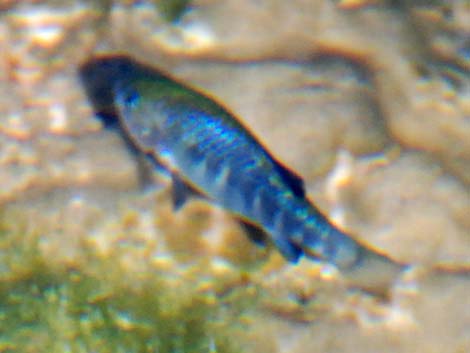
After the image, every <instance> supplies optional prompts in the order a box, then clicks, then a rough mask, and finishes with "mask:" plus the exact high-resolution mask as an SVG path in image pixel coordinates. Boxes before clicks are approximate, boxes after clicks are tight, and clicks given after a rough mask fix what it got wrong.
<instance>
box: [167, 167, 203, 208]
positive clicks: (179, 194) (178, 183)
mask: <svg viewBox="0 0 470 353" xmlns="http://www.w3.org/2000/svg"><path fill="white" fill-rule="evenodd" d="M171 178H172V181H173V209H174V210H175V211H178V210H179V209H180V208H181V207H183V205H184V204H185V203H186V201H187V200H188V198H189V197H200V198H206V197H205V196H204V195H203V194H201V193H200V192H199V191H198V190H196V189H195V188H194V187H192V186H191V185H189V184H188V183H186V182H185V181H184V180H182V179H181V178H180V177H179V176H178V175H176V174H172V175H171Z"/></svg>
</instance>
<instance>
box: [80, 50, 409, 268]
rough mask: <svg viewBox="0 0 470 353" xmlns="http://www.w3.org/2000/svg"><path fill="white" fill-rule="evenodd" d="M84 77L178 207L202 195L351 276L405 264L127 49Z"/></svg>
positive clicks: (296, 252)
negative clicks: (160, 172) (352, 230)
mask: <svg viewBox="0 0 470 353" xmlns="http://www.w3.org/2000/svg"><path fill="white" fill-rule="evenodd" d="M81 76H82V79H83V81H84V83H85V86H86V87H87V92H88V94H89V96H90V97H92V99H93V100H94V105H103V104H107V105H112V106H113V109H115V110H116V114H117V116H118V119H119V121H120V124H121V125H122V127H123V130H124V132H125V134H126V135H127V136H128V137H129V138H130V140H131V141H132V142H133V143H134V144H135V146H136V148H137V149H138V150H139V151H141V152H142V153H144V154H146V155H148V156H150V157H151V158H152V159H154V161H155V163H157V165H159V166H161V167H162V168H164V169H165V170H167V171H168V172H169V174H170V175H171V178H172V179H173V203H174V207H175V210H177V209H179V208H181V207H183V206H184V204H185V202H186V200H187V199H188V197H189V196H190V195H199V196H201V197H204V198H205V199H207V200H209V201H210V202H213V203H214V204H216V205H218V206H220V207H222V208H223V209H225V210H226V211H228V212H230V213H231V214H233V215H234V216H235V217H236V218H238V219H240V220H241V221H242V222H243V223H245V224H246V225H247V226H248V228H251V227H252V228H254V229H259V230H260V231H262V233H263V234H266V235H267V237H268V239H269V241H270V242H271V243H272V244H274V246H275V247H276V248H277V249H278V250H279V252H280V253H281V254H282V255H283V256H284V258H286V259H287V260H288V261H289V262H291V263H297V262H298V261H299V259H300V258H301V257H302V256H306V257H308V258H310V259H313V260H317V261H322V262H326V263H329V264H332V265H334V266H336V267H337V268H338V269H339V270H340V271H343V270H344V271H350V272H351V273H352V272H354V271H355V270H357V269H360V268H361V267H364V266H366V267H370V268H379V267H380V266H382V267H384V268H386V269H388V270H393V272H394V273H396V271H398V270H400V269H401V268H402V267H401V265H399V264H397V263H395V262H394V261H393V260H391V259H389V258H388V257H386V256H385V255H383V254H380V253H378V252H377V251H376V250H374V249H372V248H370V247H368V246H366V244H364V243H360V242H359V241H358V240H356V239H354V238H353V237H351V236H349V235H348V234H346V233H345V232H343V231H341V230H340V229H339V228H338V227H336V226H335V225H334V224H333V223H332V222H331V221H330V220H329V219H328V217H327V216H326V215H325V214H324V213H322V212H321V211H320V209H319V208H317V207H316V206H315V205H314V203H313V202H312V201H311V200H310V199H309V198H308V197H307V195H306V192H305V187H304V182H303V180H302V178H301V177H300V176H299V175H297V174H296V173H295V172H293V171H292V170H291V169H289V168H288V167H286V166H285V165H284V164H283V163H281V162H280V161H279V160H277V159H276V158H275V157H274V156H273V155H272V154H271V152H270V151H269V150H268V149H267V148H266V147H265V146H264V145H263V144H262V143H261V142H260V140H259V139H258V138H257V137H256V136H255V135H254V134H253V133H252V132H251V131H250V129H249V128H248V126H246V125H245V124H244V123H242V121H241V120H240V119H239V118H237V117H236V116H235V115H234V114H233V113H232V112H231V111H230V110H229V109H228V108H226V107H225V106H224V104H222V103H221V102H219V101H218V100H217V99H216V98H214V97H212V96H211V95H210V94H209V93H206V92H204V91H203V90H201V89H198V88H195V87H191V86H189V85H187V84H185V83H183V82H180V81H179V80H177V79H175V78H174V77H172V76H170V75H169V74H167V73H166V72H164V71H161V70H158V69H156V68H154V67H151V66H148V65H145V64H142V63H140V62H137V61H135V60H134V59H131V58H130V57H128V56H125V55H120V56H104V57H99V58H96V59H94V60H93V61H92V62H90V63H87V64H85V65H84V66H83V67H82V69H81Z"/></svg>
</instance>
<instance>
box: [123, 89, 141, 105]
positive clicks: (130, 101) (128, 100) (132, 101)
mask: <svg viewBox="0 0 470 353" xmlns="http://www.w3.org/2000/svg"><path fill="white" fill-rule="evenodd" d="M122 98H123V103H124V105H125V106H127V107H130V108H135V106H136V105H137V104H138V103H139V100H140V94H139V93H138V92H137V91H136V90H135V89H131V90H128V91H127V92H126V93H125V94H124V95H123V97H122Z"/></svg>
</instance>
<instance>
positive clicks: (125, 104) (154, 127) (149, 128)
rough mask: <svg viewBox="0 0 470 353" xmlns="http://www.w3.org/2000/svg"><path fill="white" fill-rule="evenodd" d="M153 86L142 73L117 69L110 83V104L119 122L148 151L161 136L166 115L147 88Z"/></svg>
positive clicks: (150, 88)
mask: <svg viewBox="0 0 470 353" xmlns="http://www.w3.org/2000/svg"><path fill="white" fill-rule="evenodd" d="M153 89H158V88H155V87H153V82H152V81H151V77H147V76H145V75H143V74H142V73H137V75H136V74H135V73H134V72H132V71H131V72H129V73H128V74H125V73H121V75H120V77H118V78H117V79H116V82H115V84H114V86H113V95H114V104H115V106H116V109H117V111H118V115H119V119H120V120H121V123H122V126H123V127H124V129H125V130H127V132H128V133H129V136H131V138H132V139H133V141H134V142H135V143H136V144H137V145H138V146H139V147H141V148H142V149H143V150H148V151H151V150H152V149H154V148H155V146H156V144H157V143H158V141H159V140H160V139H161V131H162V130H163V127H162V126H163V124H164V122H165V119H166V118H167V115H165V113H164V110H163V109H162V108H161V107H159V101H158V100H154V99H153V98H152V95H151V94H149V93H148V92H149V91H150V92H151V91H152V90H153Z"/></svg>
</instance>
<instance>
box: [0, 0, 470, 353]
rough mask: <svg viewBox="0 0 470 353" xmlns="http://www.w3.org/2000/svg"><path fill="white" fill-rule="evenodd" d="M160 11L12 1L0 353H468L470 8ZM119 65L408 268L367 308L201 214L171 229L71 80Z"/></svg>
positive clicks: (161, 205) (318, 5) (315, 272)
mask: <svg viewBox="0 0 470 353" xmlns="http://www.w3.org/2000/svg"><path fill="white" fill-rule="evenodd" d="M162 6H163V5H162V2H155V3H153V2H140V3H139V4H136V5H132V4H131V3H130V2H124V1H123V2H119V1H116V2H104V1H103V2H96V3H90V2H83V3H81V2H75V1H67V2H62V3H61V4H60V5H59V4H58V3H56V2H53V1H45V2H35V3H33V4H28V3H26V2H24V3H19V4H16V3H15V2H8V1H7V2H3V3H2V4H0V9H1V11H2V13H1V14H0V185H1V186H0V352H143V351H145V352H157V351H158V352H236V351H240V352H257V353H258V352H261V353H262V352H295V353H297V352H298V353H300V352H358V351H360V352H369V351H370V352H376V351H381V352H426V353H427V352H440V353H442V352H444V353H445V352H449V353H463V352H469V351H470V335H469V332H470V297H469V296H468V293H469V292H470V275H469V274H465V271H466V272H467V273H468V272H469V271H470V222H469V219H470V218H469V217H468V215H469V214H470V195H469V194H470V193H469V188H470V185H469V184H470V144H469V143H470V142H469V141H470V73H469V72H470V61H469V52H470V41H469V38H470V26H469V24H470V5H469V4H468V1H465V0H456V1H452V2H448V1H434V2H432V3H431V4H429V3H428V2H424V1H423V2H411V1H399V2H397V1H393V2H392V1H367V0H364V1H326V0H323V1H319V0H318V1H316V0H303V1H302V0H298V1H297V0H296V1H289V2H286V1H277V0H274V1H270V2H252V1H235V0H224V1H202V0H201V1H192V2H191V3H190V6H189V7H188V8H187V9H186V10H185V11H183V12H182V13H181V14H179V16H178V11H177V12H176V13H175V12H174V11H176V10H165V9H163V8H162ZM176 8H178V6H176ZM168 11H173V12H171V16H168V15H165V16H161V15H160V13H164V14H165V13H166V14H167V13H168ZM171 20H172V22H171ZM109 53H126V54H128V55H130V56H132V57H134V58H135V59H137V60H140V61H142V62H145V63H148V64H150V65H154V66H155V67H156V68H159V69H163V70H166V71H168V72H169V73H171V74H172V75H174V76H175V77H177V78H179V79H180V80H182V81H184V82H187V83H188V84H191V85H193V86H196V87H199V88H202V89H204V90H205V91H206V92H208V93H209V94H210V95H211V96H213V97H214V98H216V99H217V100H218V101H219V102H223V104H224V105H225V106H226V107H227V108H228V109H230V111H232V112H234V113H235V114H236V115H237V116H238V117H239V118H240V119H241V120H243V122H245V124H246V125H248V126H249V127H250V128H251V130H252V131H253V133H254V134H255V135H256V136H257V137H258V138H259V139H260V140H261V141H262V142H263V143H264V144H265V146H266V147H267V148H268V149H269V150H270V151H272V153H273V154H274V155H275V156H276V157H277V158H278V159H280V160H281V161H283V162H284V163H285V164H286V165H288V166H289V167H291V168H292V169H293V170H295V171H297V172H298V173H299V174H300V175H301V176H302V177H303V178H304V180H305V183H306V187H307V191H308V194H309V197H310V199H311V200H315V203H316V204H317V205H318V206H319V207H320V208H321V209H322V210H323V211H324V212H325V213H326V214H328V215H329V216H330V217H331V218H332V219H333V220H334V221H335V223H336V224H338V225H339V226H340V227H341V228H342V229H345V230H347V231H348V233H350V234H352V235H353V236H355V237H357V238H358V239H361V240H363V241H366V242H367V243H368V244H370V246H371V247H373V248H375V249H377V251H380V252H381V253H384V254H387V255H388V256H390V257H391V258H393V259H394V260H396V261H399V262H401V263H410V264H413V265H414V266H412V267H411V268H410V269H409V270H407V271H404V273H402V274H401V275H400V276H399V277H398V278H396V279H395V280H394V281H393V282H392V283H389V284H388V285H387V286H386V287H383V286H379V285H377V286H375V288H374V286H372V287H373V288H372V290H371V288H369V292H364V291H362V290H361V289H358V288H356V287H357V286H355V284H354V282H351V281H348V280H347V279H346V278H344V277H343V276H342V275H341V274H340V273H338V272H337V271H336V270H335V269H334V268H331V267H330V266H328V265H325V264H319V263H313V262H312V261H309V260H302V261H301V262H300V263H299V264H297V265H290V264H287V263H286V262H285V261H284V260H283V259H282V258H281V257H280V255H279V254H277V253H276V251H275V249H271V248H269V247H268V248H267V249H262V248H259V247H257V246H256V245H254V244H253V243H251V242H250V241H249V240H247V238H246V236H245V234H244V233H243V231H242V229H240V227H239V225H238V224H237V223H236V222H235V221H234V220H233V218H232V217H230V215H229V214H227V213H225V212H224V211H223V210H221V209H218V208H216V207H214V206H212V205H210V204H208V203H207V202H205V201H204V200H193V201H191V202H189V203H188V204H187V205H186V206H185V207H184V208H183V209H182V210H180V211H179V212H173V210H172V206H171V197H170V196H171V185H170V183H169V180H167V178H166V177H165V175H164V174H162V173H161V172H159V171H155V170H152V169H151V166H149V165H148V163H147V162H146V161H145V160H144V159H143V158H141V157H139V156H137V155H135V153H134V152H133V151H132V150H131V149H129V146H127V145H126V143H125V141H124V140H123V139H122V136H120V135H119V133H118V132H117V131H116V130H115V129H112V128H111V129H109V128H104V127H103V122H102V120H100V119H98V118H97V117H96V116H95V115H94V113H93V110H92V107H91V105H90V103H89V101H88V100H87V98H86V94H85V92H84V88H83V86H82V84H81V83H80V80H79V78H78V75H77V71H78V68H79V66H80V65H82V64H83V63H84V62H86V61H87V60H90V59H91V58H92V57H93V56H95V55H98V54H109ZM144 179H145V180H146V182H147V184H145V185H143V184H142V181H143V180H144ZM148 179H151V181H152V182H151V183H150V184H151V185H149V184H148ZM367 271H369V273H370V274H369V273H367V276H370V278H375V277H381V276H382V274H381V273H379V272H378V269H367Z"/></svg>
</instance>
